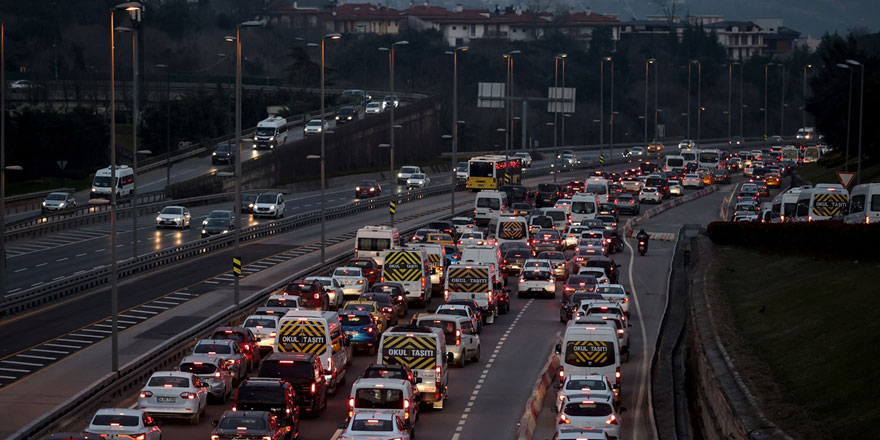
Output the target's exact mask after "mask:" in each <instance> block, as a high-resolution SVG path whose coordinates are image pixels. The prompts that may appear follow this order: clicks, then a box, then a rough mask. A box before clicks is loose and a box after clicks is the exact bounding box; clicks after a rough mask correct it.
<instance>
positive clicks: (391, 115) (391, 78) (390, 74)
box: [321, 34, 409, 262]
mask: <svg viewBox="0 0 880 440" xmlns="http://www.w3.org/2000/svg"><path fill="white" fill-rule="evenodd" d="M327 38H330V39H333V40H338V39H339V38H341V35H339V34H328V35H327V36H325V37H324V39H323V40H321V62H322V63H323V60H324V40H326V39H327ZM407 44H409V41H406V40H400V41H395V42H394V43H392V44H391V48H390V49H389V48H387V47H380V48H379V50H380V51H386V52H388V85H389V90H391V111H389V112H388V130H389V138H390V142H389V143H388V149H389V150H388V151H389V152H390V156H391V159H390V167H391V168H390V169H389V173H390V175H391V179H392V184H394V183H395V182H396V177H395V176H394V130H395V128H394V101H395V98H394V47H395V46H403V45H407ZM323 72H324V67H323V65H322V67H321V73H322V75H323ZM321 87H322V90H323V87H324V80H323V79H322V80H321ZM321 100H322V102H323V98H321ZM322 133H323V130H322ZM322 145H323V142H322ZM321 155H322V157H323V155H324V153H323V152H322V153H321ZM321 163H322V164H323V161H322V162H321ZM396 193H397V192H396V191H395V194H396ZM390 212H391V211H390V210H389V214H388V215H389V216H390V218H391V226H394V214H391V213H390ZM322 240H323V239H322ZM321 261H322V262H323V261H324V260H323V259H321Z"/></svg>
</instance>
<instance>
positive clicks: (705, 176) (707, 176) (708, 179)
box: [700, 172, 715, 185]
mask: <svg viewBox="0 0 880 440" xmlns="http://www.w3.org/2000/svg"><path fill="white" fill-rule="evenodd" d="M700 180H702V182H703V185H714V184H715V175H714V174H713V173H710V172H701V173H700Z"/></svg>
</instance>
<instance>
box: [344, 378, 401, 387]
mask: <svg viewBox="0 0 880 440" xmlns="http://www.w3.org/2000/svg"><path fill="white" fill-rule="evenodd" d="M409 383H410V382H409V381H408V380H404V379H391V378H385V377H362V378H360V379H358V380H357V381H356V382H355V383H354V385H352V388H354V387H355V386H357V385H361V386H363V387H373V388H392V387H393V388H407V384H409ZM376 385H381V386H379V387H376Z"/></svg>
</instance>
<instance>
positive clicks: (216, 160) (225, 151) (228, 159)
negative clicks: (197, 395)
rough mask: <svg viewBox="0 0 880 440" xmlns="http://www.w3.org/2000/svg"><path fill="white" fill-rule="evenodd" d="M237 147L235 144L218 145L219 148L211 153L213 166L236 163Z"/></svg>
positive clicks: (223, 143)
mask: <svg viewBox="0 0 880 440" xmlns="http://www.w3.org/2000/svg"><path fill="white" fill-rule="evenodd" d="M236 149H237V145H235V144H234V143H233V142H222V143H220V144H217V148H215V149H214V152H213V153H211V165H218V164H220V163H221V162H223V163H226V164H234V163H235V150H236Z"/></svg>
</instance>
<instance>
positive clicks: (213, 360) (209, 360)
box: [180, 354, 223, 365]
mask: <svg viewBox="0 0 880 440" xmlns="http://www.w3.org/2000/svg"><path fill="white" fill-rule="evenodd" d="M196 362H200V363H203V364H217V365H220V364H222V363H223V360H222V359H220V358H218V357H216V356H209V355H207V354H191V355H189V356H185V357H184V358H183V359H181V360H180V363H181V364H192V363H196Z"/></svg>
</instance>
